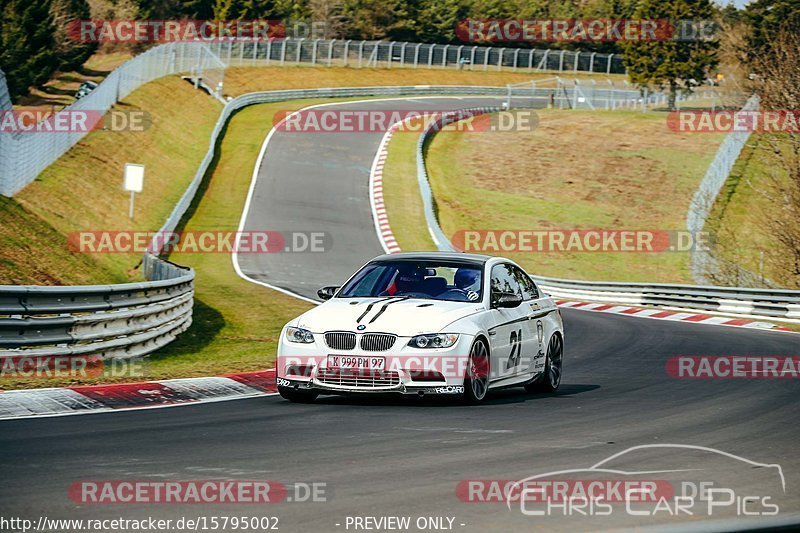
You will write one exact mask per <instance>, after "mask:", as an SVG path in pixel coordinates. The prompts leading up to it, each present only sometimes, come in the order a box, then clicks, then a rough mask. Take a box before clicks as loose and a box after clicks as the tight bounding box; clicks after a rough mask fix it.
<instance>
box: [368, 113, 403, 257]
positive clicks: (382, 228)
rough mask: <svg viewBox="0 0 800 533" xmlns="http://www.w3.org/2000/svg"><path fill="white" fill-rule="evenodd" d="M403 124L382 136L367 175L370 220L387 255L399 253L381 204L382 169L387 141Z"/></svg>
mask: <svg viewBox="0 0 800 533" xmlns="http://www.w3.org/2000/svg"><path fill="white" fill-rule="evenodd" d="M403 122H404V121H402V120H401V121H400V122H396V123H394V124H392V127H391V128H389V130H388V131H387V132H386V133H384V134H383V138H382V139H381V143H380V145H379V146H378V152H377V153H376V154H375V159H374V161H373V162H372V168H371V169H370V173H369V198H370V204H371V206H372V218H373V220H374V222H375V230H376V232H377V233H378V240H379V241H380V243H381V246H383V249H384V251H385V252H386V253H387V254H396V253H397V252H399V251H400V246H399V245H398V244H397V240H396V239H395V237H394V233H392V228H391V226H390V225H389V214H388V213H387V212H386V205H385V204H384V202H383V167H384V166H385V165H386V157H387V154H388V150H387V146H388V144H389V141H390V140H391V139H392V135H393V134H394V132H396V131H397V130H398V129H400V126H401V125H402V124H403Z"/></svg>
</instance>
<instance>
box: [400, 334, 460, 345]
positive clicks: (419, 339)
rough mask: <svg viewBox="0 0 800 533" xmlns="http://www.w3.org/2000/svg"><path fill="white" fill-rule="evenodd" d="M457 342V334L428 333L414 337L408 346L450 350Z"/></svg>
mask: <svg viewBox="0 0 800 533" xmlns="http://www.w3.org/2000/svg"><path fill="white" fill-rule="evenodd" d="M457 340H458V334H457V333H427V334H425V335H417V336H416V337H412V338H411V340H410V341H409V342H408V345H409V346H411V347H412V348H449V347H451V346H452V345H454V344H455V343H456V341H457Z"/></svg>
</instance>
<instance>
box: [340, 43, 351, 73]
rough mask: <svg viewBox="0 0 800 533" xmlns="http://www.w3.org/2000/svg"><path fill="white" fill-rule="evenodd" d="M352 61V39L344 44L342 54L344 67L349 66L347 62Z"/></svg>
mask: <svg viewBox="0 0 800 533" xmlns="http://www.w3.org/2000/svg"><path fill="white" fill-rule="evenodd" d="M348 59H350V39H347V40H346V41H345V42H344V52H343V53H342V66H343V67H346V66H347V60H348Z"/></svg>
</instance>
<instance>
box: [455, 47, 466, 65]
mask: <svg viewBox="0 0 800 533" xmlns="http://www.w3.org/2000/svg"><path fill="white" fill-rule="evenodd" d="M463 49H464V45H463V44H462V45H461V46H459V47H458V50H456V56H457V57H456V62H457V63H458V70H461V69H462V68H464V64H463V63H462V62H461V50H463Z"/></svg>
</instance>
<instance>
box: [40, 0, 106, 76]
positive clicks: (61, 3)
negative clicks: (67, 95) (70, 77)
mask: <svg viewBox="0 0 800 533" xmlns="http://www.w3.org/2000/svg"><path fill="white" fill-rule="evenodd" d="M50 15H51V17H52V24H53V39H54V41H55V49H54V50H53V51H54V53H55V55H56V57H57V58H58V69H59V70H73V69H76V68H78V67H80V66H81V65H83V64H84V63H85V62H86V60H87V59H89V56H91V55H92V54H93V53H94V51H95V50H96V49H97V43H91V42H89V43H83V42H79V41H76V40H75V39H73V38H72V37H71V36H70V34H69V31H68V27H69V24H70V23H71V22H72V21H75V20H86V19H88V18H90V14H89V4H87V3H86V0H52V3H51V4H50Z"/></svg>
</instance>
